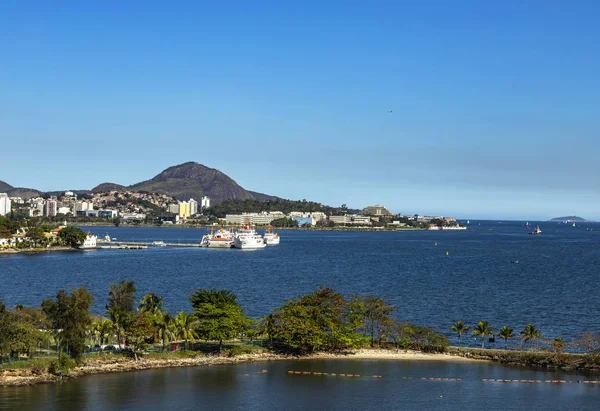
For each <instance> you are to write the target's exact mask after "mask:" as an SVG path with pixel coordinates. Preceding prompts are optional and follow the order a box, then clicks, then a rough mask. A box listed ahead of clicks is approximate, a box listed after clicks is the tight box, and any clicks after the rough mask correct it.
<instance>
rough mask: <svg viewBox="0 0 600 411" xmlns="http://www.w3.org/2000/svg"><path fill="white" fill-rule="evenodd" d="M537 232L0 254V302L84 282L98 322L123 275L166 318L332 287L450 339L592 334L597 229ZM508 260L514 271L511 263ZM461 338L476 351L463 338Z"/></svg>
mask: <svg viewBox="0 0 600 411" xmlns="http://www.w3.org/2000/svg"><path fill="white" fill-rule="evenodd" d="M479 224H481V225H479ZM539 225H540V227H541V228H542V230H543V231H544V233H543V234H542V235H540V236H532V235H528V234H527V230H526V228H524V227H523V223H519V222H501V223H498V222H472V223H471V224H470V225H469V230H468V231H464V232H429V231H427V232H424V231H419V232H382V233H377V232H338V231H282V232H281V234H282V241H281V244H280V245H279V246H276V247H269V248H267V249H264V250H258V251H240V250H214V249H200V248H150V249H147V250H119V251H116V250H97V251H85V252H60V253H59V252H54V253H43V254H35V255H23V254H21V255H5V256H0V300H2V301H4V302H5V303H6V304H7V305H8V306H14V305H15V304H17V303H21V304H24V305H39V304H40V302H41V301H42V300H43V299H44V298H47V297H52V296H53V295H54V294H55V293H56V291H57V290H58V289H60V288H69V287H71V286H75V287H78V286H85V287H87V288H88V289H89V290H90V291H91V292H92V293H93V294H94V296H95V303H94V306H93V310H94V311H95V312H97V313H99V314H102V313H103V312H104V307H105V304H106V296H107V293H108V286H109V284H110V283H111V282H118V281H120V280H123V279H126V280H135V283H136V286H137V288H138V293H137V295H138V297H141V296H143V294H145V293H147V292H150V291H153V292H156V293H158V294H160V295H163V296H164V297H165V304H166V308H167V309H168V310H169V311H171V312H177V311H179V310H189V309H190V304H189V301H188V296H189V295H190V293H191V292H192V291H194V290H196V289H197V288H225V289H229V290H232V291H234V292H235V293H237V294H238V298H239V301H240V302H241V303H242V305H243V306H244V307H245V308H246V310H247V313H248V314H250V315H252V316H256V317H258V316H263V315H266V314H268V313H269V312H270V311H271V310H272V309H273V308H275V307H278V306H280V305H281V304H283V303H284V302H285V301H286V300H287V299H290V298H292V297H294V296H296V295H297V294H301V293H306V292H310V291H313V290H314V289H316V288H317V287H318V286H329V287H332V288H335V289H336V290H339V291H341V292H344V293H360V294H375V295H379V296H383V297H385V298H386V299H388V300H389V301H390V302H392V303H393V304H395V305H396V306H397V307H398V312H397V314H396V315H397V317H398V318H400V319H406V320H411V321H415V322H417V323H421V324H427V325H430V326H433V327H435V328H436V329H438V330H440V331H444V332H448V334H449V335H450V333H449V331H448V328H449V326H450V324H451V323H452V322H453V321H454V320H456V319H458V318H462V319H464V320H466V321H468V322H470V323H474V322H477V321H478V320H487V321H489V322H490V324H491V326H492V327H494V328H495V329H499V328H500V327H501V326H502V325H510V326H512V327H513V328H515V329H517V330H519V329H521V328H522V327H523V326H524V325H526V324H527V323H529V322H532V323H534V324H535V325H536V326H537V327H538V328H540V329H541V330H542V332H543V334H544V336H545V337H549V338H550V337H551V338H554V337H556V336H563V337H565V338H567V339H569V338H570V337H571V336H573V335H574V334H575V333H577V332H581V331H590V330H591V331H600V316H599V315H598V314H599V312H600V311H599V309H600V293H598V292H597V291H596V288H597V284H598V274H599V270H598V267H600V224H592V223H587V224H586V223H583V224H581V225H580V226H579V227H572V226H569V225H564V224H558V223H549V222H545V223H539ZM586 227H590V228H594V229H595V230H596V231H585V228H586ZM90 230H91V231H92V232H94V233H95V234H98V235H101V236H104V235H105V234H107V233H108V234H110V236H111V237H117V238H118V239H119V240H143V241H152V240H163V241H165V242H178V241H179V242H199V241H200V238H201V237H202V235H203V234H204V233H206V230H204V229H177V228H156V229H154V228H127V227H119V228H114V227H106V228H105V227H99V228H90ZM436 242H437V246H436V245H435V243H436ZM446 251H448V255H446ZM514 259H518V260H519V262H520V264H511V261H512V260H514ZM464 340H466V341H464V343H465V344H470V345H475V344H477V341H476V340H474V339H473V338H472V337H468V338H466V339H464ZM452 342H455V341H454V337H453V336H452ZM497 344H498V343H497Z"/></svg>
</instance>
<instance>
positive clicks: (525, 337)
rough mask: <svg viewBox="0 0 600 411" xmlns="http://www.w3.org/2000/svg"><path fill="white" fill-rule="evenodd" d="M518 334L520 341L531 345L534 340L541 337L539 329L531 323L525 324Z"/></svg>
mask: <svg viewBox="0 0 600 411" xmlns="http://www.w3.org/2000/svg"><path fill="white" fill-rule="evenodd" d="M519 334H520V335H521V341H523V343H525V344H527V343H529V344H530V345H531V346H533V344H534V343H535V341H536V340H538V339H540V338H542V333H541V331H540V330H538V329H537V328H535V325H533V324H527V325H526V326H525V327H524V328H523V329H522V330H521V332H520V333H519Z"/></svg>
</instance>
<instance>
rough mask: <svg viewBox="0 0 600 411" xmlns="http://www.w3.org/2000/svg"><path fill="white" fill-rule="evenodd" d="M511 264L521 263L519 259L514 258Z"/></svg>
mask: <svg viewBox="0 0 600 411" xmlns="http://www.w3.org/2000/svg"><path fill="white" fill-rule="evenodd" d="M511 264H519V260H512V261H511Z"/></svg>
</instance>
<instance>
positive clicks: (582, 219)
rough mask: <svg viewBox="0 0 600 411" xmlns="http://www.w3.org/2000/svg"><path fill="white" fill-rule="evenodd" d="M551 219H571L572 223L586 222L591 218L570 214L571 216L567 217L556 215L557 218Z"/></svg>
mask: <svg viewBox="0 0 600 411" xmlns="http://www.w3.org/2000/svg"><path fill="white" fill-rule="evenodd" d="M550 221H569V222H571V223H575V222H578V223H585V222H587V221H589V220H586V219H585V218H582V217H577V216H576V215H570V216H567V217H556V218H553V219H552V220H550Z"/></svg>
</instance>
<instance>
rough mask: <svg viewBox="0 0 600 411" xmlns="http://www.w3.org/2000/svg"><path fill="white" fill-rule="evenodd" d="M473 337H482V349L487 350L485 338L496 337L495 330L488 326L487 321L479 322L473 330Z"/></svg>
mask: <svg viewBox="0 0 600 411" xmlns="http://www.w3.org/2000/svg"><path fill="white" fill-rule="evenodd" d="M473 335H478V336H480V337H481V348H485V336H486V335H494V330H493V329H492V328H490V327H489V326H488V322H487V321H479V322H478V323H477V326H476V327H475V328H474V329H473Z"/></svg>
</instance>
